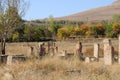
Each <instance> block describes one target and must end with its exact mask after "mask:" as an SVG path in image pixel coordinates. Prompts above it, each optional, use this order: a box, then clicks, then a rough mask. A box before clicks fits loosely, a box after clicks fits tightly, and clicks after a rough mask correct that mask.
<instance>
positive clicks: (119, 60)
mask: <svg viewBox="0 0 120 80" xmlns="http://www.w3.org/2000/svg"><path fill="white" fill-rule="evenodd" d="M118 50H119V51H118V52H119V53H118V63H119V64H120V35H119V49H118Z"/></svg>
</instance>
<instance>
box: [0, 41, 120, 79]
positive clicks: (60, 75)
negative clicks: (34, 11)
mask: <svg viewBox="0 0 120 80" xmlns="http://www.w3.org/2000/svg"><path fill="white" fill-rule="evenodd" d="M81 41H82V40H81ZM102 41H103V40H101V39H100V40H95V39H94V40H88V39H87V40H83V41H82V45H83V50H82V52H83V55H84V56H85V57H91V58H92V57H93V53H94V50H93V48H94V43H99V45H100V53H99V58H100V59H103V55H104V53H103V51H104V50H103V43H102ZM111 41H112V44H113V47H114V50H115V51H114V54H115V56H118V46H119V45H118V42H119V41H118V39H114V40H111ZM76 43H77V41H58V42H57V43H56V45H57V46H58V51H59V52H61V51H63V50H66V52H67V53H69V54H73V53H74V51H75V44H76ZM38 44H39V42H36V43H8V44H7V46H6V51H7V54H8V55H15V54H18V55H26V56H27V57H29V58H28V59H26V61H15V62H13V63H12V64H10V65H7V64H5V63H3V64H1V65H0V80H120V77H119V76H120V69H119V68H120V65H119V63H118V61H115V62H114V63H113V64H112V65H105V64H104V61H103V60H101V61H91V62H88V63H85V61H82V60H80V59H78V57H76V56H73V55H72V56H69V57H68V56H67V57H64V56H54V55H51V54H47V55H45V56H43V57H42V58H41V57H36V56H38V54H37V50H33V51H34V52H35V53H34V55H32V57H31V56H30V54H28V52H29V50H28V49H29V48H28V46H29V47H30V46H33V47H34V48H35V49H38V48H37V46H38ZM45 46H46V43H45ZM59 52H58V53H59Z"/></svg>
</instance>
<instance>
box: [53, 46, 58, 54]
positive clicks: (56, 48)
mask: <svg viewBox="0 0 120 80" xmlns="http://www.w3.org/2000/svg"><path fill="white" fill-rule="evenodd" d="M54 50H55V51H54V52H55V54H57V53H58V47H57V46H55V49H54Z"/></svg>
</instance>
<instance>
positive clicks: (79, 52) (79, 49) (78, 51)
mask: <svg viewBox="0 0 120 80" xmlns="http://www.w3.org/2000/svg"><path fill="white" fill-rule="evenodd" d="M75 55H76V56H78V57H81V56H83V55H82V43H81V42H78V43H77V44H76V49H75Z"/></svg>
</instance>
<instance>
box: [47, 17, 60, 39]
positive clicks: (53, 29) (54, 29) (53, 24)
mask: <svg viewBox="0 0 120 80" xmlns="http://www.w3.org/2000/svg"><path fill="white" fill-rule="evenodd" d="M49 24H50V31H51V33H52V36H53V37H55V36H56V35H57V32H58V29H59V28H60V25H58V24H57V23H56V22H55V21H54V18H53V16H50V21H49Z"/></svg>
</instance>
